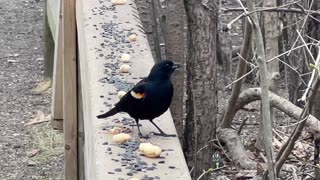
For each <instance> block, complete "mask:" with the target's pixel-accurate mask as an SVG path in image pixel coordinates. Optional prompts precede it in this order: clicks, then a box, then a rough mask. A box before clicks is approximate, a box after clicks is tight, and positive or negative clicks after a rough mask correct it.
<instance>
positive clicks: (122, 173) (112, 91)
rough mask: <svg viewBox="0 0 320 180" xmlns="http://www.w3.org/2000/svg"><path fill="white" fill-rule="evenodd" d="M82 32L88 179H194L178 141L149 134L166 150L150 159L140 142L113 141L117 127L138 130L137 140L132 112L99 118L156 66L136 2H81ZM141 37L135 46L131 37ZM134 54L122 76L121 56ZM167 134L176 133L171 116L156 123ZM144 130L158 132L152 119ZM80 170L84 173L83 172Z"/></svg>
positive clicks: (79, 1)
mask: <svg viewBox="0 0 320 180" xmlns="http://www.w3.org/2000/svg"><path fill="white" fill-rule="evenodd" d="M76 12H77V28H78V47H79V63H80V78H81V89H82V99H83V100H82V106H83V119H84V128H85V129H84V132H85V144H84V150H85V177H86V179H89V180H95V179H99V180H106V179H110V180H116V179H129V178H130V177H137V178H139V179H147V177H153V178H160V179H163V180H176V179H181V180H189V179H191V178H190V175H189V171H188V168H187V165H186V162H185V159H184V156H183V152H182V150H181V147H180V143H179V140H178V138H164V137H156V136H153V135H151V134H150V137H151V138H150V139H149V140H148V141H149V142H151V143H153V144H157V145H159V146H160V147H161V148H162V149H163V150H164V151H163V152H162V154H161V157H160V158H156V159H150V158H147V157H143V156H140V155H139V153H138V152H137V151H135V148H134V147H135V146H137V145H138V140H136V141H132V142H130V143H128V144H127V145H125V146H121V145H116V144H114V143H113V142H112V136H113V135H112V134H109V133H108V130H109V129H112V128H113V127H122V128H126V130H127V131H131V129H132V130H133V135H132V136H133V137H134V138H135V139H138V133H137V127H133V128H132V127H131V126H130V125H131V124H134V121H133V120H130V119H128V118H129V116H128V115H127V114H118V115H115V116H113V117H110V118H108V119H107V120H100V119H97V118H96V115H98V114H100V113H101V112H106V111H107V110H109V109H110V108H111V107H113V105H114V104H115V103H116V102H118V100H119V99H118V97H117V92H118V91H119V90H125V91H126V90H128V88H129V87H131V86H132V85H133V84H134V83H136V82H138V81H139V80H140V77H145V76H147V74H148V73H149V71H150V69H151V67H152V65H153V64H154V62H153V58H152V55H151V51H150V48H149V45H148V42H147V39H146V36H145V34H144V33H143V32H142V30H141V28H140V27H141V24H140V21H139V17H138V13H137V10H136V6H135V4H134V2H133V1H132V0H127V3H126V4H125V5H118V6H112V5H111V2H107V1H103V0H77V8H76ZM132 33H135V34H137V41H136V42H135V43H130V42H128V41H129V40H128V35H130V34H132ZM123 53H129V54H130V55H131V57H132V58H131V61H132V63H129V64H130V65H131V67H132V68H131V70H130V73H127V74H121V73H120V72H119V66H120V65H121V64H122V63H121V62H120V61H119V60H120V56H121V55H122V54H123ZM155 123H157V124H158V125H159V126H160V127H161V128H163V130H164V131H165V132H166V133H170V134H173V133H176V130H175V127H174V123H173V120H172V117H171V114H170V112H169V111H168V112H166V113H165V114H164V115H162V116H161V117H159V118H157V119H155ZM141 124H142V127H141V131H142V133H143V134H148V133H150V132H152V131H156V129H155V128H154V127H153V126H152V124H151V123H150V122H149V121H141ZM80 171H81V170H80Z"/></svg>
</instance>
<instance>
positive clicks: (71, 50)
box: [62, 0, 78, 180]
mask: <svg viewBox="0 0 320 180" xmlns="http://www.w3.org/2000/svg"><path fill="white" fill-rule="evenodd" d="M75 5H76V0H64V1H62V12H63V18H62V19H63V23H62V24H63V112H64V113H63V119H64V123H63V125H64V138H65V139H64V140H65V167H64V169H65V172H64V174H65V179H66V180H71V179H72V180H74V179H78V172H77V170H78V167H77V165H78V156H77V144H78V143H77V142H78V137H77V131H78V129H77V51H76V42H77V40H76V37H77V31H76V13H75Z"/></svg>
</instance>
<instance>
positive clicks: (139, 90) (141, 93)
mask: <svg viewBox="0 0 320 180" xmlns="http://www.w3.org/2000/svg"><path fill="white" fill-rule="evenodd" d="M148 85H149V82H146V81H140V82H139V83H138V84H137V85H135V86H134V87H133V88H132V89H131V90H130V92H129V93H130V95H131V96H132V97H133V98H135V99H141V100H143V99H144V98H145V97H146V93H145V90H146V87H147V86H148Z"/></svg>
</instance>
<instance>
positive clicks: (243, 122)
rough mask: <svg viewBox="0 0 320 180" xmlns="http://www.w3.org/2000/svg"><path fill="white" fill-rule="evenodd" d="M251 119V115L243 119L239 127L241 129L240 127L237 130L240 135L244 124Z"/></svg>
mask: <svg viewBox="0 0 320 180" xmlns="http://www.w3.org/2000/svg"><path fill="white" fill-rule="evenodd" d="M248 119H249V116H247V117H246V118H245V119H244V120H243V121H242V123H241V124H240V127H239V129H238V131H237V134H238V135H240V133H241V131H242V128H243V126H244V125H245V124H246V121H247V120H248Z"/></svg>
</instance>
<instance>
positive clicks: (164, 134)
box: [153, 132, 177, 137]
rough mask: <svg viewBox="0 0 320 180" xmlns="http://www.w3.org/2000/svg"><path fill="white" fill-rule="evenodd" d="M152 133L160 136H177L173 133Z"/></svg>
mask: <svg viewBox="0 0 320 180" xmlns="http://www.w3.org/2000/svg"><path fill="white" fill-rule="evenodd" d="M153 134H154V135H155V136H162V137H177V135H175V134H166V133H156V132H153Z"/></svg>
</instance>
